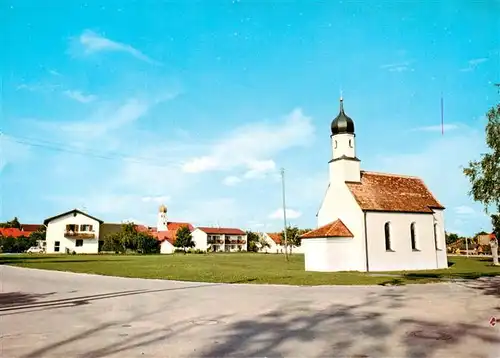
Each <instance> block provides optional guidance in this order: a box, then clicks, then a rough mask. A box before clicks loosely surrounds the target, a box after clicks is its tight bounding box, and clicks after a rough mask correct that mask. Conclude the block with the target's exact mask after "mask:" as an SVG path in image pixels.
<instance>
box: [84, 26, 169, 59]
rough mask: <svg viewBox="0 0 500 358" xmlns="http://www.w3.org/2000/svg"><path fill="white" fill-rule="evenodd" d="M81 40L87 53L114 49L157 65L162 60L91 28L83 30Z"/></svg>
mask: <svg viewBox="0 0 500 358" xmlns="http://www.w3.org/2000/svg"><path fill="white" fill-rule="evenodd" d="M79 42H80V44H81V45H82V46H83V48H84V53H85V54H92V53H97V52H113V51H115V52H125V53H128V54H130V55H132V56H134V57H135V58H137V59H139V60H142V61H145V62H148V63H151V64H156V65H159V64H161V63H160V62H158V61H156V60H153V59H151V58H150V57H148V56H146V55H145V54H143V53H142V52H141V51H139V50H137V49H136V48H134V47H132V46H131V45H128V44H126V43H122V42H117V41H113V40H110V39H108V38H106V37H104V36H101V35H99V34H97V33H95V32H94V31H91V30H85V31H83V33H82V34H81V35H80V36H79Z"/></svg>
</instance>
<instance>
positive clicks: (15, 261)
mask: <svg viewBox="0 0 500 358" xmlns="http://www.w3.org/2000/svg"><path fill="white" fill-rule="evenodd" d="M1 264H4V265H12V266H21V267H29V268H39V269H46V270H59V271H71V272H81V273H92V274H99V275H108V276H121V277H140V278H156V279H170V280H182V281H198V282H228V283H258V284H262V283H267V284H289V285H373V284H388V283H389V284H405V283H425V282H435V281H440V280H444V279H449V278H468V279H472V278H478V277H481V276H496V275H500V267H494V266H492V265H491V258H487V259H484V258H483V259H481V258H468V259H467V258H465V257H449V264H450V267H449V268H448V269H443V270H429V271H413V272H410V271H408V272H391V274H392V275H391V276H377V274H379V273H369V274H366V273H355V272H353V273H351V272H331V273H321V272H306V271H304V256H303V255H292V256H291V257H290V261H289V262H288V263H287V262H286V261H285V258H284V256H283V255H275V254H254V253H230V254H204V255H203V254H187V255H183V254H175V255H151V256H139V255H26V254H23V255H0V265H1Z"/></svg>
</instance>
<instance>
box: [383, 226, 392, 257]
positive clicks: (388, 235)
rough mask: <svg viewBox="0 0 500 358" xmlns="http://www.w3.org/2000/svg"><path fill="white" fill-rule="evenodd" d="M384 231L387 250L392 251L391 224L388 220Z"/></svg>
mask: <svg viewBox="0 0 500 358" xmlns="http://www.w3.org/2000/svg"><path fill="white" fill-rule="evenodd" d="M384 233H385V249H386V251H392V247H391V224H390V223H389V222H386V223H385V225H384Z"/></svg>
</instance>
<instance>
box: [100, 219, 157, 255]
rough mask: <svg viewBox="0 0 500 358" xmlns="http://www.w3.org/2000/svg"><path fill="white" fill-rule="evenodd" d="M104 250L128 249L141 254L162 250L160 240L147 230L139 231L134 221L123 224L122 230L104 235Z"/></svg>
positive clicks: (122, 251)
mask: <svg viewBox="0 0 500 358" xmlns="http://www.w3.org/2000/svg"><path fill="white" fill-rule="evenodd" d="M102 250H103V251H112V252H115V253H124V252H127V251H132V252H137V253H140V254H154V253H158V252H160V243H159V241H158V240H157V239H156V238H155V237H153V236H151V235H150V234H149V233H147V232H138V231H137V228H136V226H135V224H134V223H126V224H123V225H122V227H121V230H120V231H119V232H116V233H111V234H108V235H106V236H105V237H104V242H103V245H102Z"/></svg>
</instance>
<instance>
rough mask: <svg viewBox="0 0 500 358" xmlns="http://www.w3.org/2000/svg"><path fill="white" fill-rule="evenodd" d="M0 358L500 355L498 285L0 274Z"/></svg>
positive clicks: (12, 270) (11, 270)
mask: <svg viewBox="0 0 500 358" xmlns="http://www.w3.org/2000/svg"><path fill="white" fill-rule="evenodd" d="M0 278H1V283H2V287H1V288H2V290H1V291H2V292H1V293H0V334H1V351H0V352H1V354H0V356H1V357H33V358H39V357H187V356H189V357H202V356H203V357H223V356H239V357H338V356H342V357H345V356H349V357H500V323H498V324H497V325H496V326H494V327H492V326H490V324H489V320H490V318H491V317H492V316H495V315H497V316H499V318H500V280H499V279H498V278H495V279H485V280H482V281H479V282H462V283H443V284H432V285H410V286H397V287H396V286H395V287H382V286H363V287H359V286H357V287H344V286H342V287H341V286H331V287H330V286H329V287H325V286H323V287H292V286H273V285H266V286H258V285H229V284H198V283H185V282H172V281H161V280H142V279H126V278H115V277H104V276H93V275H81V274H73V273H64V272H51V271H42V270H31V269H23V268H16V267H8V266H0Z"/></svg>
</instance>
